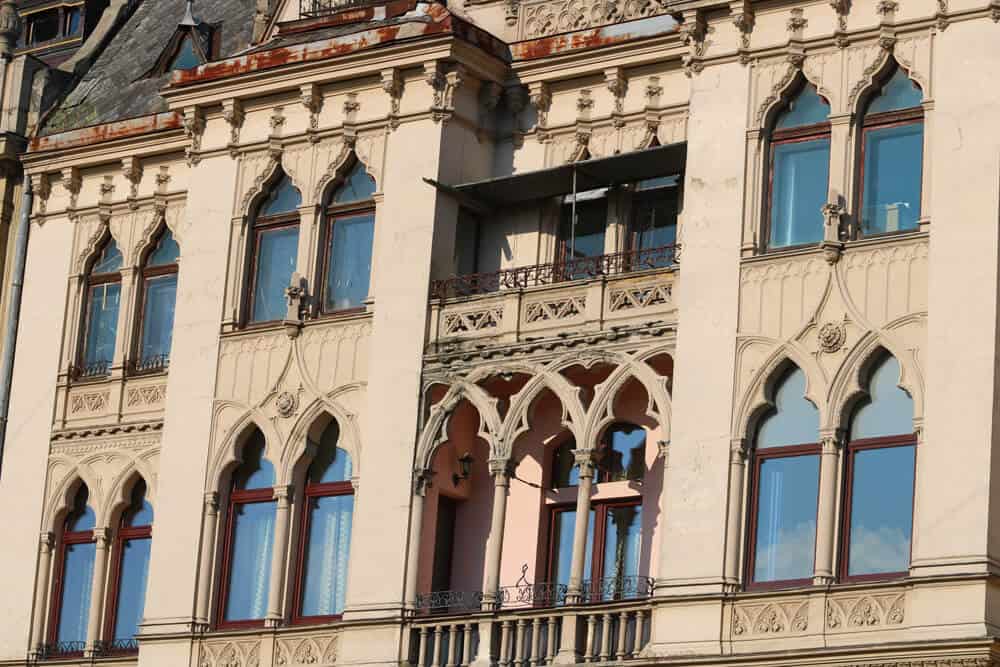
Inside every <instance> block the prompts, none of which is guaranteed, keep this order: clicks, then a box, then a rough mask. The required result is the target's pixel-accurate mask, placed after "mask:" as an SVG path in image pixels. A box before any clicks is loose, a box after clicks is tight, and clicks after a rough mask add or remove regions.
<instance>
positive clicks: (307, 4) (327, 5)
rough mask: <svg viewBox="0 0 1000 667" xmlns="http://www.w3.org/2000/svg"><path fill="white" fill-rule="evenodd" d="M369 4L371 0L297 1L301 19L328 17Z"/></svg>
mask: <svg viewBox="0 0 1000 667" xmlns="http://www.w3.org/2000/svg"><path fill="white" fill-rule="evenodd" d="M370 4H372V0H299V16H301V17H302V18H316V17H317V16H328V15H330V14H335V13H337V12H339V11H342V10H344V9H352V8H354V7H363V6H365V5H370Z"/></svg>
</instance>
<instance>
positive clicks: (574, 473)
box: [552, 438, 580, 489]
mask: <svg viewBox="0 0 1000 667" xmlns="http://www.w3.org/2000/svg"><path fill="white" fill-rule="evenodd" d="M574 449H576V441H575V440H573V439H572V438H570V439H569V440H567V441H565V442H563V443H562V444H561V445H559V449H557V450H556V454H555V457H554V459H553V463H554V466H553V470H552V488H553V489H562V488H565V487H567V486H576V485H578V484H579V483H580V469H579V468H577V467H576V457H575V456H574V455H573V450H574Z"/></svg>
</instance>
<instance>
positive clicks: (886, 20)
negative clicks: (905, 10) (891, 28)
mask: <svg viewBox="0 0 1000 667" xmlns="http://www.w3.org/2000/svg"><path fill="white" fill-rule="evenodd" d="M898 9H899V3H898V2H896V0H879V1H878V3H877V4H876V5H875V11H876V12H878V15H879V16H881V17H882V19H881V22H882V23H883V24H884V25H891V24H893V23H895V22H896V10H898Z"/></svg>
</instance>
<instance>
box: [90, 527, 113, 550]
mask: <svg viewBox="0 0 1000 667" xmlns="http://www.w3.org/2000/svg"><path fill="white" fill-rule="evenodd" d="M94 542H96V543H97V548H98V549H107V548H108V546H109V545H110V544H111V529H110V528H107V527H104V528H95V529H94Z"/></svg>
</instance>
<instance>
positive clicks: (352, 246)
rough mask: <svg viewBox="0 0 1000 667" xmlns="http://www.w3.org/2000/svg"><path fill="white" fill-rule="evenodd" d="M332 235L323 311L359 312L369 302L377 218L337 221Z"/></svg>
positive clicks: (362, 217) (332, 227)
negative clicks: (348, 309)
mask: <svg viewBox="0 0 1000 667" xmlns="http://www.w3.org/2000/svg"><path fill="white" fill-rule="evenodd" d="M330 234H332V236H333V238H332V240H331V244H330V251H329V256H328V257H327V263H326V300H325V303H324V304H323V307H324V309H325V310H328V311H330V310H344V309H346V308H358V307H360V306H362V305H363V304H364V300H365V299H367V298H368V283H369V278H370V277H371V272H372V241H373V239H374V235H375V215H374V214H371V213H366V214H365V215H352V216H346V217H342V218H335V219H334V220H332V221H331V222H330Z"/></svg>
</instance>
